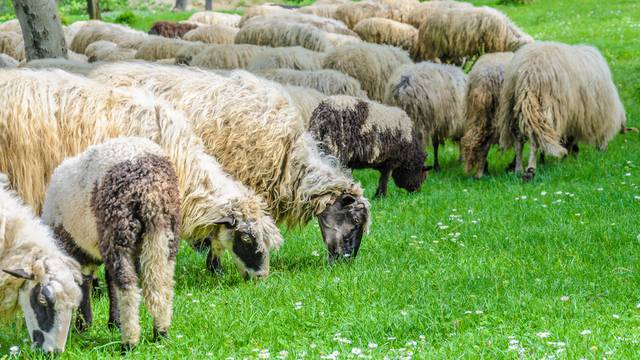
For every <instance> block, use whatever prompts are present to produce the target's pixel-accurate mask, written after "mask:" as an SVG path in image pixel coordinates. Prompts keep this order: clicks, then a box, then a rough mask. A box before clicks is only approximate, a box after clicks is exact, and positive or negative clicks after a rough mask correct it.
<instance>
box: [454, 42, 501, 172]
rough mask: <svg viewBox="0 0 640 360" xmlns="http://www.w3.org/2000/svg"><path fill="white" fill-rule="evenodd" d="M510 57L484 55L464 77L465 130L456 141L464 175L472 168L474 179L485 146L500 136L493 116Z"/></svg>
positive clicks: (483, 164)
mask: <svg viewBox="0 0 640 360" xmlns="http://www.w3.org/2000/svg"><path fill="white" fill-rule="evenodd" d="M511 59H513V53H510V52H505V53H492V54H485V55H483V56H482V57H480V58H479V59H478V61H476V63H475V64H474V65H473V68H472V69H471V71H470V72H469V76H468V78H467V89H466V93H465V106H464V118H465V125H464V132H465V133H464V136H463V137H462V139H461V140H460V155H461V156H462V158H463V159H464V171H465V172H466V173H467V174H468V173H470V172H471V171H473V170H474V169H475V171H476V175H475V176H476V178H481V177H482V176H483V175H484V172H485V171H486V169H487V167H488V166H487V154H488V153H489V149H490V148H491V145H494V144H497V143H498V140H499V137H500V134H499V133H498V128H497V126H496V125H497V124H496V120H495V119H496V113H497V112H498V102H499V99H500V91H501V90H502V84H503V82H504V71H505V68H506V66H507V65H508V64H509V62H510V61H511Z"/></svg>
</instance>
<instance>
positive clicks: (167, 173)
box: [42, 137, 180, 350]
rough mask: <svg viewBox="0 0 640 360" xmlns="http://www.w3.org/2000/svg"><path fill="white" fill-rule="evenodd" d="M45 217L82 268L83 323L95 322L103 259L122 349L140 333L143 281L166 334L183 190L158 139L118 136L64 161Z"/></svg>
mask: <svg viewBox="0 0 640 360" xmlns="http://www.w3.org/2000/svg"><path fill="white" fill-rule="evenodd" d="M42 220H43V221H44V223H46V224H47V225H49V226H50V227H51V228H52V229H54V233H55V236H56V240H57V241H58V243H59V244H60V245H61V247H62V248H63V249H64V250H65V251H66V252H67V254H68V255H70V256H72V257H73V258H74V259H75V260H76V261H78V263H80V266H81V268H82V273H83V285H82V303H81V304H82V305H81V308H80V309H79V314H78V317H77V318H76V327H77V328H78V329H80V330H84V329H85V327H86V325H87V323H90V322H91V321H92V320H91V319H92V318H93V315H92V311H91V288H92V284H93V278H94V276H95V273H96V271H97V270H98V267H99V266H100V265H101V264H102V263H104V264H105V272H106V278H107V279H108V287H107V288H108V290H109V300H110V303H111V307H114V306H115V307H117V308H119V311H120V319H121V324H120V327H121V330H122V347H123V350H128V349H131V348H133V347H135V346H136V345H137V344H138V341H139V339H140V324H139V313H140V310H139V305H140V297H141V296H140V292H141V290H140V288H139V285H138V283H141V284H142V293H143V296H144V299H145V303H146V305H147V308H148V310H149V312H150V313H151V316H152V317H153V330H154V335H155V336H158V335H159V336H161V337H166V335H167V331H168V329H169V325H170V324H171V313H172V307H173V306H172V304H173V285H174V281H173V276H174V271H175V260H176V254H177V252H178V243H179V241H180V235H179V234H180V230H179V229H180V194H179V190H178V178H177V175H176V173H175V170H174V168H173V165H172V164H171V160H170V159H169V158H168V157H167V156H166V155H165V153H164V152H163V151H162V149H161V148H160V146H159V145H157V144H156V143H154V142H152V141H151V140H149V139H144V138H134V137H128V138H127V137H123V138H116V139H111V140H109V141H106V142H104V143H102V144H98V145H92V146H90V147H88V148H87V149H86V150H85V151H84V152H82V153H80V154H79V155H77V156H75V157H72V158H68V159H66V160H65V161H63V162H62V164H60V165H59V166H58V167H57V168H56V169H55V170H54V171H53V175H52V176H51V183H50V185H49V189H48V190H47V194H46V197H45V201H44V208H43V211H42ZM138 269H139V270H138ZM115 303H117V305H116V304H115Z"/></svg>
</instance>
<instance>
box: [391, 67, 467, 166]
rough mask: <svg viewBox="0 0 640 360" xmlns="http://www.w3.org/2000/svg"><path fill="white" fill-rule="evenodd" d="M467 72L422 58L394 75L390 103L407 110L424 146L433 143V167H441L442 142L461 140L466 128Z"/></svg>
mask: <svg viewBox="0 0 640 360" xmlns="http://www.w3.org/2000/svg"><path fill="white" fill-rule="evenodd" d="M465 86H466V76H465V74H464V72H463V71H462V70H461V69H459V68H457V67H455V66H451V65H441V64H433V63H430V62H422V63H419V64H413V65H405V66H403V67H401V68H399V69H398V70H397V71H395V72H394V73H393V75H391V78H390V79H389V83H388V84H387V93H386V101H385V102H386V103H387V104H389V105H392V106H397V107H399V108H401V109H403V110H404V111H406V112H407V115H409V117H410V118H411V120H413V123H414V124H415V127H416V131H417V132H418V135H419V136H420V138H421V139H422V143H423V145H424V146H428V145H429V143H431V145H432V146H433V169H434V170H436V171H438V170H440V163H439V162H438V146H439V145H440V144H444V140H445V139H449V138H450V139H453V140H459V139H460V138H461V137H462V135H463V131H464V117H463V114H462V111H463V104H464V91H465Z"/></svg>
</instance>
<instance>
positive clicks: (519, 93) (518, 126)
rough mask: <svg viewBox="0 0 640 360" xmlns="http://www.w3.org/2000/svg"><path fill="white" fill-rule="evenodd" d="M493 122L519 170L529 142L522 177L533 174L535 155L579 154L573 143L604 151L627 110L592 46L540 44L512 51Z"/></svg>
mask: <svg viewBox="0 0 640 360" xmlns="http://www.w3.org/2000/svg"><path fill="white" fill-rule="evenodd" d="M497 123H498V128H499V132H500V146H501V147H502V148H503V149H506V148H510V147H515V150H516V161H515V170H516V171H517V172H522V171H523V164H522V147H523V143H524V142H525V141H527V140H529V163H528V165H527V170H526V172H524V174H523V180H524V181H531V180H533V178H534V176H535V169H536V154H537V151H538V150H540V151H541V152H542V153H544V154H549V155H552V156H555V157H562V156H564V155H566V154H567V151H570V152H573V153H577V150H578V148H577V143H578V142H586V143H589V144H593V145H595V146H597V147H598V149H600V150H605V149H606V148H607V145H608V143H609V141H610V140H611V139H613V137H614V136H615V135H616V134H617V133H618V132H619V131H620V129H621V128H624V127H625V123H626V114H625V110H624V107H623V105H622V102H621V101H620V97H619V95H618V90H617V89H616V86H615V85H614V83H613V80H612V78H611V71H610V70H609V66H608V65H607V62H606V60H605V59H604V58H603V57H602V55H601V54H600V52H599V51H598V50H597V49H596V48H594V47H591V46H584V45H575V46H571V45H566V44H561V43H555V42H539V43H533V44H529V45H525V46H524V47H522V48H521V49H520V50H518V52H516V54H515V56H514V58H513V60H512V61H511V62H510V63H509V65H508V66H507V68H506V70H505V75H504V85H503V88H502V92H501V93H500V101H499V106H498V115H497Z"/></svg>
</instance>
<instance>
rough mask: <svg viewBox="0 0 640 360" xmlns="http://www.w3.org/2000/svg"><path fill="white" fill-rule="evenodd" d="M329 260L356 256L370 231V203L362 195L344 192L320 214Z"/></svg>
mask: <svg viewBox="0 0 640 360" xmlns="http://www.w3.org/2000/svg"><path fill="white" fill-rule="evenodd" d="M318 222H319V223H320V231H322V237H323V239H324V243H325V245H326V246H327V250H328V251H329V260H336V259H338V258H339V257H345V258H349V257H355V256H356V255H357V254H358V249H360V242H361V241H362V236H363V235H364V233H365V232H367V231H368V226H369V203H368V202H367V200H366V199H365V198H364V197H362V196H354V195H351V194H342V195H340V196H339V197H338V198H337V199H336V201H335V202H334V203H333V204H331V205H329V206H327V207H326V208H325V210H324V211H323V212H321V213H320V215H318Z"/></svg>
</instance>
